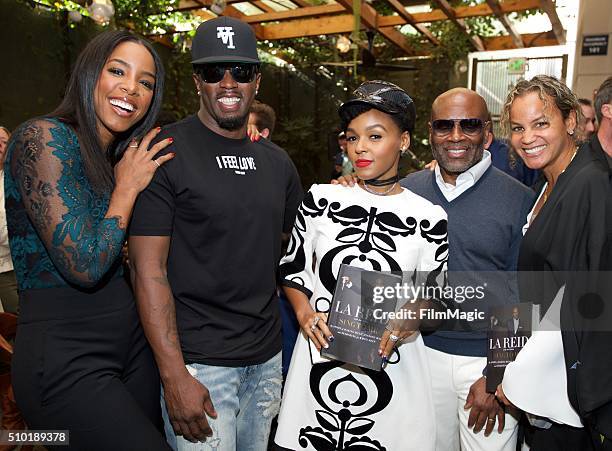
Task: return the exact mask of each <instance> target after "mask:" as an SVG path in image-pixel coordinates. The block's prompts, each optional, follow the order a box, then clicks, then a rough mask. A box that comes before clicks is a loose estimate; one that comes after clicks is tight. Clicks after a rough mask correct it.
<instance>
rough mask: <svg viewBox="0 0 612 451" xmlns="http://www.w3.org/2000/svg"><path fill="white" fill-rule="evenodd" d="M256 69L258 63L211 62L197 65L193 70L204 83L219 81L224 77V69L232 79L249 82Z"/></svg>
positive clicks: (253, 76)
mask: <svg viewBox="0 0 612 451" xmlns="http://www.w3.org/2000/svg"><path fill="white" fill-rule="evenodd" d="M258 69H259V65H258V64H248V63H213V64H201V65H198V66H197V67H196V70H195V72H196V73H197V74H198V75H199V76H200V78H201V79H202V81H203V82H204V83H219V82H220V81H221V80H223V77H225V71H226V70H229V71H230V74H232V77H233V79H234V80H236V81H237V82H238V83H250V82H252V81H253V80H254V79H255V75H256V74H257V72H258Z"/></svg>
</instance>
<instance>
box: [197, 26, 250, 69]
mask: <svg viewBox="0 0 612 451" xmlns="http://www.w3.org/2000/svg"><path fill="white" fill-rule="evenodd" d="M191 58H192V61H191V63H192V64H207V63H223V62H228V63H254V64H259V63H260V61H259V57H258V56H257V38H256V37H255V33H254V32H253V29H252V28H251V26H250V25H249V24H247V23H244V22H242V21H240V20H238V19H234V18H233V17H227V16H220V17H217V18H215V19H210V20H207V21H206V22H203V23H201V24H200V26H199V27H198V29H197V31H196V35H195V37H194V38H193V41H192V44H191Z"/></svg>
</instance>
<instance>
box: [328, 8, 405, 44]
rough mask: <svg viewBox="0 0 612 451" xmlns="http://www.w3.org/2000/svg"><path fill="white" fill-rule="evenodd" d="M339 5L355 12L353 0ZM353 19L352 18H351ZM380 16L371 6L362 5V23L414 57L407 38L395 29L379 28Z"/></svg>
mask: <svg viewBox="0 0 612 451" xmlns="http://www.w3.org/2000/svg"><path fill="white" fill-rule="evenodd" d="M336 2H337V3H339V4H340V5H342V6H343V7H344V8H346V10H347V11H349V12H351V13H352V12H353V2H352V0H336ZM350 17H351V18H352V16H350ZM379 17H380V16H379V15H378V13H377V12H376V10H375V9H374V8H373V7H372V6H370V5H369V4H367V3H365V2H362V3H361V23H362V24H363V25H364V26H365V27H366V28H367V29H370V30H373V31H377V32H379V33H380V34H381V35H382V36H383V37H384V38H385V39H387V40H388V41H389V42H391V43H392V44H394V45H396V46H397V47H399V48H400V49H401V50H402V51H404V52H405V53H406V54H408V55H413V54H414V51H413V49H412V48H411V47H410V46H409V45H408V40H407V39H406V36H405V35H404V34H403V33H401V32H400V31H399V30H396V29H395V28H394V27H385V28H379V26H378V19H379Z"/></svg>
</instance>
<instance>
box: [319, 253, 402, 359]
mask: <svg viewBox="0 0 612 451" xmlns="http://www.w3.org/2000/svg"><path fill="white" fill-rule="evenodd" d="M401 283H402V277H401V276H400V275H397V274H392V273H384V272H379V271H367V270H363V269H361V268H357V267H354V266H350V265H346V264H343V265H341V266H340V270H339V272H338V278H337V282H336V288H335V291H334V295H333V298H332V302H331V308H330V311H329V316H328V318H327V326H328V327H329V329H330V331H331V332H332V334H333V336H334V341H332V342H331V343H329V348H327V349H325V348H324V349H322V350H321V356H322V357H327V358H331V359H335V360H340V361H342V362H346V363H352V364H355V365H358V366H361V367H364V368H370V369H373V370H377V371H380V370H381V365H382V357H381V356H379V355H378V346H379V344H380V339H381V338H382V335H383V333H384V331H385V326H386V325H387V322H388V313H389V312H393V311H395V310H396V304H397V299H396V298H394V297H393V296H391V297H389V296H385V297H384V299H382V296H380V298H381V299H378V298H377V299H375V297H374V288H375V287H379V291H380V289H381V288H384V287H394V286H396V285H397V284H401Z"/></svg>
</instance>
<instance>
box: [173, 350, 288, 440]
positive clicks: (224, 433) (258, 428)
mask: <svg viewBox="0 0 612 451" xmlns="http://www.w3.org/2000/svg"><path fill="white" fill-rule="evenodd" d="M187 369H188V370H189V372H190V373H191V374H192V375H193V376H194V377H195V378H196V379H197V380H199V381H200V382H201V383H202V384H204V385H205V386H206V388H208V390H209V392H210V397H211V400H212V402H213V405H214V406H215V410H216V411H217V419H216V420H215V419H212V418H210V417H208V423H209V424H210V426H211V428H212V430H213V435H212V437H209V438H207V439H206V442H203V443H191V442H190V441H188V440H185V439H184V438H183V437H182V436H176V435H174V431H173V430H172V425H171V424H170V422H169V420H168V414H167V412H166V403H165V402H164V400H163V394H162V401H161V404H162V412H163V417H164V427H165V429H166V436H167V439H168V443H169V444H170V446H172V448H173V449H175V450H178V451H204V450H206V451H236V450H240V451H265V450H266V449H267V446H268V439H269V437H270V424H271V423H272V418H274V417H275V416H276V415H278V411H279V406H280V400H281V385H282V372H281V370H282V354H281V353H278V354H277V355H276V356H274V357H272V358H271V359H270V360H268V361H267V362H264V363H261V364H259V365H251V366H243V367H222V366H210V365H202V364H198V363H192V364H190V365H187Z"/></svg>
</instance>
